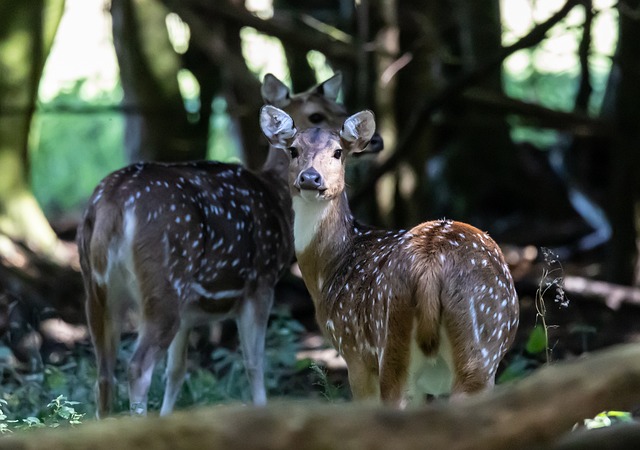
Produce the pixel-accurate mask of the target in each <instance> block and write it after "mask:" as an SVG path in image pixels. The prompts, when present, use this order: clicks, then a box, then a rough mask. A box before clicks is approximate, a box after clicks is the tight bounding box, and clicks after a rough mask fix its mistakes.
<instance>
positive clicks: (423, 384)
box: [407, 326, 453, 405]
mask: <svg viewBox="0 0 640 450" xmlns="http://www.w3.org/2000/svg"><path fill="white" fill-rule="evenodd" d="M452 386H453V357H452V355H451V343H450V342H449V337H448V336H447V332H446V330H445V329H444V326H441V327H440V346H439V347H438V354H437V355H436V356H435V357H431V358H427V357H425V356H424V353H422V350H421V349H420V347H418V344H417V343H416V339H415V334H414V335H413V337H412V339H411V356H410V363H409V383H408V393H407V394H408V395H407V397H408V400H409V402H410V403H411V404H415V405H421V404H423V398H424V394H432V395H442V394H448V393H450V392H451V388H452Z"/></svg>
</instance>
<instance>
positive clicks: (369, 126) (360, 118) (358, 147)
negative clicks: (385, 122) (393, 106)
mask: <svg viewBox="0 0 640 450" xmlns="http://www.w3.org/2000/svg"><path fill="white" fill-rule="evenodd" d="M375 131H376V119H375V117H374V115H373V113H372V112H371V111H368V110H367V111H360V112H359V113H356V114H354V115H353V116H351V117H349V118H348V119H347V120H345V122H344V125H342V130H340V139H342V142H343V146H344V147H346V148H348V149H349V151H350V152H361V151H362V150H364V148H365V147H366V146H367V144H368V143H369V141H370V140H371V138H372V137H373V134H374V133H375Z"/></svg>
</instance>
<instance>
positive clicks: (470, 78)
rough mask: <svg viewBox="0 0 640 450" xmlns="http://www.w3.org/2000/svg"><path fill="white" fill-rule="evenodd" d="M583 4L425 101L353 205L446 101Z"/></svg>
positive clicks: (571, 2) (573, 2)
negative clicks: (390, 153)
mask: <svg viewBox="0 0 640 450" xmlns="http://www.w3.org/2000/svg"><path fill="white" fill-rule="evenodd" d="M583 1H584V0H567V3H565V5H564V6H563V7H562V8H560V9H559V10H558V12H556V13H555V14H554V15H552V16H551V17H550V18H549V19H547V21H546V22H543V23H541V24H539V25H538V26H536V27H535V28H534V29H533V30H531V32H530V33H529V34H527V35H526V36H524V37H522V38H521V39H520V40H519V41H517V42H515V43H514V44H512V45H510V46H508V47H504V48H503V49H502V50H501V51H500V52H498V54H497V55H496V56H495V57H493V58H492V59H489V60H487V61H486V62H485V63H484V64H482V65H480V66H478V67H477V68H476V69H475V70H473V71H470V72H467V73H465V74H463V75H461V76H460V77H458V79H457V80H454V81H453V82H451V83H450V84H449V85H448V86H446V87H445V88H443V89H442V90H440V92H438V93H436V94H435V95H434V96H432V97H431V98H428V99H426V100H424V101H423V102H422V104H421V106H420V107H419V108H417V109H416V110H415V111H414V112H413V114H411V115H410V116H409V124H408V126H407V128H406V130H407V132H406V133H405V134H404V135H403V136H400V138H399V141H398V145H397V146H396V149H395V152H394V153H393V154H392V155H391V156H390V157H389V158H388V159H387V160H386V161H384V162H383V163H382V164H380V165H379V166H378V167H376V168H375V169H374V170H373V171H372V174H371V175H370V176H369V178H368V179H367V180H365V181H364V183H362V185H361V186H360V188H359V189H358V191H356V192H355V193H354V194H353V195H352V196H351V202H352V203H353V204H357V203H358V202H360V201H362V200H364V198H366V197H367V196H369V195H371V190H372V189H373V188H374V186H375V184H376V183H377V181H378V179H379V178H380V177H381V176H382V175H384V174H385V173H387V172H388V171H389V170H392V169H393V168H394V167H396V166H397V165H398V163H399V162H400V161H401V160H402V159H403V158H404V157H405V156H406V153H407V152H408V151H409V149H410V148H411V147H410V143H411V142H413V141H414V140H415V138H416V136H415V135H416V134H417V132H418V131H420V130H421V129H422V126H423V125H424V124H425V123H427V122H428V121H429V120H430V117H431V115H432V114H433V113H434V112H436V111H437V110H438V109H440V108H441V107H442V106H443V105H444V104H445V103H446V102H448V101H451V100H452V99H453V98H454V97H456V96H457V95H459V94H461V93H462V92H463V91H464V90H465V89H467V88H468V87H469V86H471V85H473V84H475V83H477V82H478V81H479V80H481V79H483V78H484V77H485V76H486V75H487V74H489V73H491V72H492V71H493V70H496V69H497V68H499V67H500V66H501V64H502V62H503V61H504V60H505V59H506V58H507V57H508V56H510V55H512V54H513V53H515V52H517V51H519V50H523V49H525V48H529V47H533V46H534V45H537V44H539V43H540V42H542V41H543V40H544V39H545V37H546V34H547V32H548V31H549V30H550V29H551V28H553V27H554V26H555V25H556V24H557V23H558V22H560V21H561V20H562V19H563V18H564V17H565V16H566V15H567V14H568V13H569V11H571V10H572V9H573V8H574V7H575V6H577V5H579V4H582V2H583Z"/></svg>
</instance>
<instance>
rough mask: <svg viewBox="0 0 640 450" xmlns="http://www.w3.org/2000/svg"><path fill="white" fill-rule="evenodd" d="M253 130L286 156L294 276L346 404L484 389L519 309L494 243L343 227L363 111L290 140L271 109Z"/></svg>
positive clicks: (461, 230) (364, 125) (446, 223)
mask: <svg viewBox="0 0 640 450" xmlns="http://www.w3.org/2000/svg"><path fill="white" fill-rule="evenodd" d="M260 120H261V127H262V130H263V132H264V134H265V135H266V136H267V138H268V139H269V141H270V143H271V145H272V146H274V147H277V148H280V149H282V150H286V151H287V152H288V153H289V158H290V165H289V189H290V191H291V195H292V199H293V210H294V243H295V252H296V256H297V259H298V264H299V266H300V270H301V272H302V276H303V278H304V281H305V284H306V286H307V288H308V290H309V292H310V294H311V297H312V299H313V301H314V304H315V308H316V318H317V320H318V323H319V325H320V327H321V328H322V330H323V332H324V334H325V336H326V337H327V338H328V339H329V340H330V341H331V342H332V344H333V346H334V347H335V348H336V349H337V350H338V352H339V353H340V354H341V355H342V356H343V357H344V359H345V361H346V363H347V367H348V370H349V383H350V385H351V390H352V392H353V396H354V398H356V399H366V398H375V399H381V400H382V401H383V402H384V403H385V404H389V405H393V406H396V407H401V406H403V405H404V404H405V402H406V401H412V402H415V403H418V402H421V401H422V400H423V398H424V394H427V393H428V394H435V395H438V394H443V393H448V392H450V393H451V395H452V397H461V396H465V395H467V394H471V393H474V392H479V391H482V390H485V389H489V388H491V387H492V386H493V385H494V380H495V373H496V370H497V368H498V364H499V362H500V360H501V359H502V357H503V356H504V355H505V353H506V351H507V350H508V349H509V347H510V345H511V344H512V342H513V340H514V337H515V333H516V328H517V326H518V308H519V306H518V298H517V295H516V291H515V289H514V286H513V280H512V277H511V274H510V272H509V269H508V267H507V264H506V263H505V260H504V257H503V255H502V252H501V251H500V249H499V248H498V246H497V245H496V243H495V242H494V241H493V240H492V239H491V238H490V237H489V236H488V235H487V234H486V233H484V232H482V231H480V230H478V229H476V228H474V227H472V226H471V225H467V224H465V223H461V222H453V221H450V220H435V221H431V222H425V223H423V224H420V225H418V226H416V227H414V228H412V229H410V230H400V231H386V230H377V229H374V228H371V227H368V226H364V225H361V224H359V223H358V222H357V221H356V220H355V219H354V217H353V215H352V214H351V211H350V209H349V205H348V202H347V196H346V194H345V191H344V189H345V181H344V174H345V159H346V157H347V155H348V154H352V153H357V152H360V151H362V149H364V147H365V146H366V145H367V143H368V142H369V140H370V139H371V138H372V135H373V131H374V128H375V120H374V116H373V114H372V113H371V112H370V111H363V112H360V113H357V114H355V115H353V116H351V117H349V118H348V119H347V120H346V121H345V122H344V125H343V126H342V128H341V130H340V131H332V130H328V129H320V128H310V129H305V130H297V129H296V127H295V125H294V119H292V118H291V117H290V116H289V115H288V114H287V113H285V112H284V111H281V110H279V109H278V108H275V107H273V106H265V107H263V109H262V112H261V117H260Z"/></svg>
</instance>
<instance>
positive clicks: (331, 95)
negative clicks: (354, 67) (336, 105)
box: [314, 72, 342, 102]
mask: <svg viewBox="0 0 640 450" xmlns="http://www.w3.org/2000/svg"><path fill="white" fill-rule="evenodd" d="M341 87H342V73H341V72H336V73H335V74H334V75H333V76H332V77H331V78H329V79H328V80H325V81H323V82H322V83H320V84H319V85H318V86H316V87H315V88H314V89H315V92H316V93H318V94H320V95H322V96H323V97H325V98H326V99H327V100H331V101H333V102H335V101H336V100H337V99H338V94H340V88H341Z"/></svg>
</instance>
